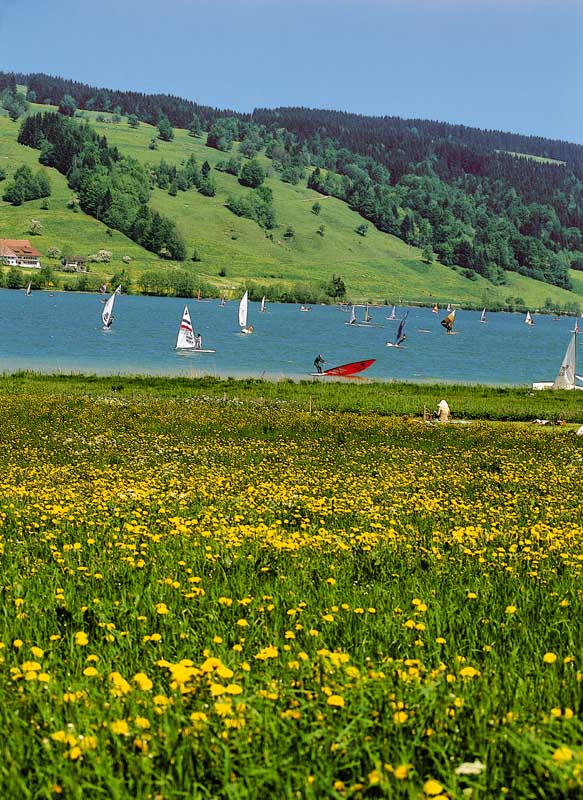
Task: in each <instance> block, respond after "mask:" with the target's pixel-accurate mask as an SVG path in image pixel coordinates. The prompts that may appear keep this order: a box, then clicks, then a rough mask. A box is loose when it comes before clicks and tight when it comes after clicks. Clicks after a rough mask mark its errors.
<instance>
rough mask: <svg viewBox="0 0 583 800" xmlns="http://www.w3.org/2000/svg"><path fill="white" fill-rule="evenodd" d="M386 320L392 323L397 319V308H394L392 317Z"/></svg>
mask: <svg viewBox="0 0 583 800" xmlns="http://www.w3.org/2000/svg"><path fill="white" fill-rule="evenodd" d="M386 319H388V320H391V322H392V321H393V320H395V319H397V307H396V306H393V310H392V311H391V316H390V317H386Z"/></svg>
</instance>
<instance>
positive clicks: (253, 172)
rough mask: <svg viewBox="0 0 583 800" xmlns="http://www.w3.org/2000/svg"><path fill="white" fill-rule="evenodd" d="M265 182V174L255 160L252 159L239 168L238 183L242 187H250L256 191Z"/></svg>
mask: <svg viewBox="0 0 583 800" xmlns="http://www.w3.org/2000/svg"><path fill="white" fill-rule="evenodd" d="M264 180H265V172H264V170H263V167H262V166H261V164H260V163H259V161H257V159H256V158H252V159H251V161H248V162H247V163H246V164H243V166H242V167H241V176H240V178H239V183H240V184H241V185H242V186H250V187H251V188H252V189H257V187H258V186H261V184H262V183H263V181H264Z"/></svg>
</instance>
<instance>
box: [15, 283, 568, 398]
mask: <svg viewBox="0 0 583 800" xmlns="http://www.w3.org/2000/svg"><path fill="white" fill-rule="evenodd" d="M99 300H100V297H99V296H97V295H95V294H80V293H68V292H57V293H55V294H54V295H53V296H50V295H49V293H48V292H41V291H37V292H33V294H32V295H31V296H30V297H26V296H25V294H24V292H22V291H15V290H8V289H0V371H2V372H4V373H7V372H14V371H17V370H36V371H42V372H61V373H70V372H84V373H88V374H124V373H125V374H127V373H131V374H156V375H187V376H193V377H194V376H200V375H216V376H232V377H243V376H252V377H269V378H293V379H298V378H307V377H308V375H309V374H310V373H311V372H313V371H314V368H313V360H314V358H315V357H316V355H318V353H321V354H322V355H323V357H324V358H325V359H326V362H327V364H326V367H332V366H337V365H339V364H344V363H347V362H350V361H357V360H361V359H366V358H375V359H376V363H375V364H373V366H372V367H371V368H370V369H369V370H368V371H367V372H366V373H363V375H365V376H367V377H368V378H370V379H372V380H381V381H388V380H407V381H423V382H427V381H431V382H456V383H457V382H463V383H484V384H503V385H524V384H530V383H532V382H533V381H537V380H553V379H554V378H555V376H556V374H557V372H558V370H559V367H560V364H561V361H562V358H563V354H564V352H565V350H566V348H567V345H568V343H569V339H570V336H571V330H572V329H573V327H574V323H575V319H574V318H573V317H561V318H560V319H559V320H554V319H553V318H552V317H551V316H544V315H534V320H535V324H534V325H533V326H530V327H529V326H528V325H525V324H524V314H508V313H490V314H488V318H487V323H486V324H482V323H480V313H479V312H474V311H463V310H458V311H457V317H456V321H455V331H456V335H448V334H446V332H445V331H444V329H443V328H442V326H441V325H440V321H441V319H443V317H444V316H445V313H446V312H445V311H440V312H439V314H433V313H432V311H431V309H430V308H411V309H410V311H409V317H408V319H407V323H406V326H405V333H406V335H407V339H406V341H405V343H404V344H403V346H402V347H401V348H399V349H396V348H392V347H387V346H386V342H387V341H393V340H394V337H395V334H396V330H397V327H398V321H389V320H387V319H386V317H387V316H389V315H390V313H391V308H390V307H384V306H383V307H371V309H370V313H371V315H372V318H373V323H374V326H372V327H368V328H367V327H355V326H352V325H347V324H345V323H347V322H348V319H349V314H348V313H347V312H346V311H342V310H341V309H339V308H338V307H335V306H311V308H310V310H309V311H308V312H301V311H300V307H299V306H298V305H287V304H276V303H268V305H267V311H266V312H265V313H261V312H260V310H259V303H250V304H249V324H252V325H253V326H254V328H255V330H254V333H253V334H252V335H250V336H243V335H241V334H239V332H238V331H239V326H238V321H237V311H238V301H237V302H236V301H230V302H227V304H226V305H225V306H224V307H221V306H220V305H219V302H218V300H209V301H204V300H203V301H197V300H188V301H185V300H184V299H179V298H166V297H142V296H132V295H121V296H120V297H118V298H117V299H116V305H115V312H114V316H115V320H114V322H113V325H112V327H111V329H110V330H108V331H103V330H102V326H101V310H102V308H103V306H102V305H101V303H100V302H99ZM185 304H187V305H188V307H189V309H190V315H191V318H192V323H193V327H194V331H195V333H198V332H200V333H201V335H202V339H203V347H204V348H211V349H215V350H216V353H214V354H202V353H200V354H197V353H185V354H184V353H179V352H177V351H176V350H175V349H174V348H175V344H176V336H177V332H178V326H179V324H180V319H181V316H182V310H183V308H184V306H185ZM404 312H405V310H404V309H403V308H398V309H397V318H398V319H399V318H400V317H402V316H403V314H404ZM357 315H358V318H359V320H362V318H363V316H364V309H363V308H357ZM377 325H378V326H379V327H377ZM380 326H382V327H380ZM422 331H427V332H422Z"/></svg>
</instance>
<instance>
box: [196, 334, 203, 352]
mask: <svg viewBox="0 0 583 800" xmlns="http://www.w3.org/2000/svg"><path fill="white" fill-rule="evenodd" d="M194 349H195V350H202V336H201V335H200V333H197V334H196V336H195V337H194Z"/></svg>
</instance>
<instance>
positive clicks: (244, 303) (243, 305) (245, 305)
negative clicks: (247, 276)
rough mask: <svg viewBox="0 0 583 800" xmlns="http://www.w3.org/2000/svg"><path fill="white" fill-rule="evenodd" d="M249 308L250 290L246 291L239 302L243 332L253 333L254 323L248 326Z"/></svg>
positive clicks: (240, 323) (240, 322)
mask: <svg viewBox="0 0 583 800" xmlns="http://www.w3.org/2000/svg"><path fill="white" fill-rule="evenodd" d="M248 309H249V292H248V291H246V292H245V294H244V295H243V297H242V298H241V302H240V303H239V327H240V328H241V331H240V332H241V333H253V325H249V327H247V312H248Z"/></svg>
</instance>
